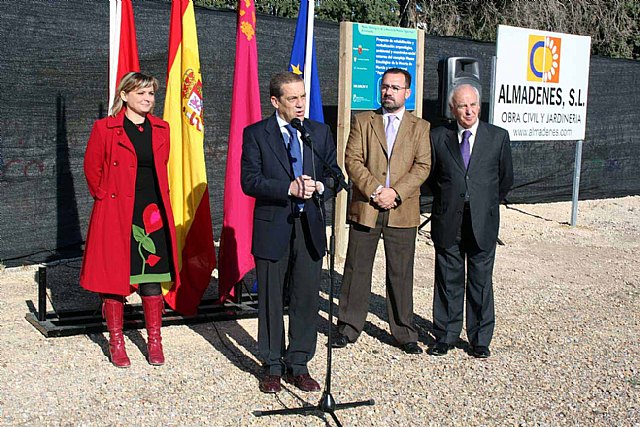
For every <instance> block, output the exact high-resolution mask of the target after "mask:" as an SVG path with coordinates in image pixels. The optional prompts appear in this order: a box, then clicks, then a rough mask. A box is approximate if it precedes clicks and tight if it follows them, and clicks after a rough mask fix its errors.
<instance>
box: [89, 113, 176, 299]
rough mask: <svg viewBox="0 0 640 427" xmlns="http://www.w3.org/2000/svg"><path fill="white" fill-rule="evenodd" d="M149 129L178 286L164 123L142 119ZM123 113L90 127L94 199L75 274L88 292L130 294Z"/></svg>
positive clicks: (130, 171) (130, 179)
mask: <svg viewBox="0 0 640 427" xmlns="http://www.w3.org/2000/svg"><path fill="white" fill-rule="evenodd" d="M147 119H148V120H149V123H150V124H151V128H152V145H153V147H152V148H153V156H154V164H155V172H156V176H157V177H158V186H159V188H160V193H161V194H162V204H163V206H164V209H165V212H166V215H167V216H166V218H167V220H168V222H169V224H168V227H167V230H168V231H169V236H170V238H171V252H172V261H173V272H174V280H175V281H176V285H179V281H180V274H179V272H180V270H179V269H178V252H177V245H176V230H175V226H174V222H173V212H172V211H171V202H170V200H169V180H168V176H167V163H168V162H169V124H168V123H167V122H165V121H164V120H161V119H159V118H157V117H154V116H152V115H151V114H148V115H147ZM123 124H124V110H123V111H121V112H120V113H119V114H118V115H117V116H116V117H107V118H104V119H101V120H98V121H96V122H95V123H94V125H93V130H92V131H91V136H90V137H89V142H88V143H87V150H86V152H85V156H84V173H85V176H86V178H87V184H88V186H89V192H90V193H91V196H92V197H93V199H94V203H93V210H92V212H91V219H90V220H89V229H88V231H87V239H86V244H85V250H84V258H83V260H82V270H81V271H80V285H81V286H82V287H83V288H85V289H87V290H89V291H92V292H100V293H110V294H117V295H130V294H131V293H132V292H133V290H134V289H133V288H132V287H131V286H130V285H129V275H130V263H131V255H130V253H131V225H132V217H133V202H134V196H135V185H136V173H137V168H138V160H137V157H136V152H135V149H134V147H133V144H131V141H130V140H129V137H128V136H127V134H126V132H125V131H124V127H123Z"/></svg>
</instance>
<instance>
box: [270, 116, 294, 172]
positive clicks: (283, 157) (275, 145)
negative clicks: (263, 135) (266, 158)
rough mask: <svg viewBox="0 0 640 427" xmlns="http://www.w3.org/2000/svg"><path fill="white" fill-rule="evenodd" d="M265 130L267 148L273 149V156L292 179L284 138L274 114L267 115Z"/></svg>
mask: <svg viewBox="0 0 640 427" xmlns="http://www.w3.org/2000/svg"><path fill="white" fill-rule="evenodd" d="M265 130H266V132H267V141H268V142H269V143H268V144H267V145H269V148H271V150H272V151H273V154H274V156H276V159H278V161H279V162H280V164H281V165H282V167H283V168H284V170H285V171H286V172H287V175H289V176H290V177H291V179H293V178H294V177H293V175H292V173H291V163H290V162H289V153H287V149H286V148H285V146H284V139H283V137H282V132H280V126H278V120H277V119H276V115H275V114H274V115H273V116H271V117H269V122H268V123H267V126H266V127H265Z"/></svg>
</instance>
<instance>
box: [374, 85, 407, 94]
mask: <svg viewBox="0 0 640 427" xmlns="http://www.w3.org/2000/svg"><path fill="white" fill-rule="evenodd" d="M400 89H406V87H404V86H398V85H380V90H382V91H385V92H386V91H389V90H390V91H391V92H393V93H398V91H399V90H400Z"/></svg>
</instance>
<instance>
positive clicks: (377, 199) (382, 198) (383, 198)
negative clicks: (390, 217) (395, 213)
mask: <svg viewBox="0 0 640 427" xmlns="http://www.w3.org/2000/svg"><path fill="white" fill-rule="evenodd" d="M397 195H398V194H397V193H396V190H394V189H393V188H387V187H382V188H379V189H377V190H376V192H375V193H374V194H373V198H372V200H373V203H375V204H376V205H378V207H380V209H391V208H395V207H396V206H397V205H398V204H397V203H396V196H397Z"/></svg>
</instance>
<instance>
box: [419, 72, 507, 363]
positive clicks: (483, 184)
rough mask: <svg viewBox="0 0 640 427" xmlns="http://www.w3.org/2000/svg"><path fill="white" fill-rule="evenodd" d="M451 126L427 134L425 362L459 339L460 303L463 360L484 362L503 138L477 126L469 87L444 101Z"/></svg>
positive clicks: (503, 190) (502, 184)
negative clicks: (430, 266)
mask: <svg viewBox="0 0 640 427" xmlns="http://www.w3.org/2000/svg"><path fill="white" fill-rule="evenodd" d="M449 107H450V108H451V111H452V113H453V115H454V116H455V118H456V124H454V125H453V126H451V127H439V128H436V129H434V130H433V131H432V132H431V144H432V159H433V165H432V169H431V176H430V177H429V180H428V184H429V187H430V188H431V191H432V192H433V210H432V216H431V239H432V240H433V244H434V247H435V251H436V262H435V265H436V267H435V289H434V295H433V330H434V334H435V337H436V343H435V344H434V345H433V346H432V347H431V348H430V349H429V354H431V355H434V356H442V355H445V354H447V352H448V351H449V350H450V349H451V348H452V346H453V345H454V344H455V343H456V341H457V340H458V337H459V335H460V332H461V331H462V318H463V307H464V298H465V262H466V272H467V274H466V297H467V304H466V316H467V338H468V339H469V350H470V351H469V353H470V354H471V355H473V356H474V357H478V358H487V357H489V356H490V354H491V352H490V350H489V344H490V343H491V338H492V336H493V329H494V324H495V313H494V305H493V282H492V275H493V264H494V259H495V253H496V241H497V238H498V228H499V225H500V205H499V203H500V201H501V200H503V199H504V197H505V196H506V195H507V193H508V191H509V190H510V189H511V186H512V184H513V165H512V162H511V145H510V141H509V134H508V133H507V131H505V130H504V129H502V128H499V127H497V126H493V125H490V124H488V123H485V122H482V121H480V120H479V114H480V97H479V94H478V90H477V89H476V88H474V87H473V86H471V85H468V84H465V85H460V86H457V87H455V88H454V89H453V91H451V93H450V95H449Z"/></svg>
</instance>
